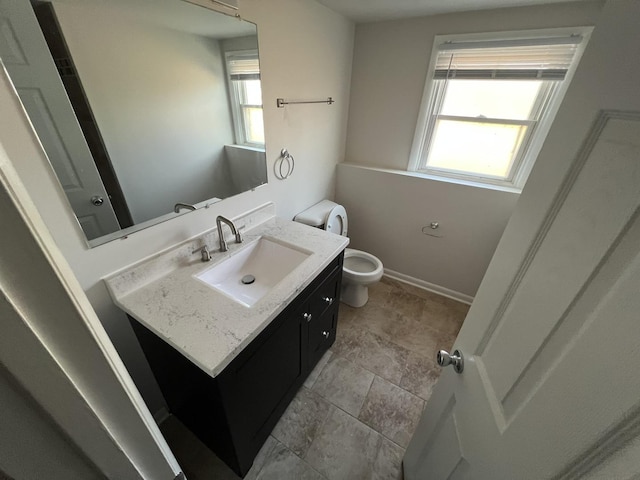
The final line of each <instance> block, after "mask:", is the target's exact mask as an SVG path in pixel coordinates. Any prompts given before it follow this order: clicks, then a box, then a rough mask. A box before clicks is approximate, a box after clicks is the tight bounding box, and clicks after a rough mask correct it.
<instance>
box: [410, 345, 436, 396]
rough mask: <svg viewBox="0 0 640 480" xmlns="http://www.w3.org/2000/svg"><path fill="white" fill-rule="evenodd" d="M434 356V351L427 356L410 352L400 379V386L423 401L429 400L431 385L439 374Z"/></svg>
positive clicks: (432, 385) (433, 384)
mask: <svg viewBox="0 0 640 480" xmlns="http://www.w3.org/2000/svg"><path fill="white" fill-rule="evenodd" d="M443 348H445V347H443ZM435 358H436V352H435V351H433V352H432V353H430V354H429V356H422V355H418V354H416V353H413V352H411V354H410V355H409V359H408V361H407V369H406V371H405V373H404V375H403V376H402V379H401V380H400V387H402V388H404V389H405V390H407V391H409V392H411V393H413V394H414V395H417V396H419V397H420V398H422V399H423V400H425V401H426V400H429V397H431V392H432V391H433V387H434V386H435V384H436V382H437V380H438V377H439V376H440V368H439V367H438V366H437V364H436V361H435Z"/></svg>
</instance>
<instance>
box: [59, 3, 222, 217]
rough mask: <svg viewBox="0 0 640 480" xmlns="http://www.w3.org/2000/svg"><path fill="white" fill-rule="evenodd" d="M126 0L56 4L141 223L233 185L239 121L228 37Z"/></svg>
mask: <svg viewBox="0 0 640 480" xmlns="http://www.w3.org/2000/svg"><path fill="white" fill-rule="evenodd" d="M123 5H124V4H122V3H120V2H116V3H115V4H114V3H113V2H106V3H105V2H98V3H96V2H91V3H78V2H74V3H56V4H54V10H55V12H56V17H57V19H58V21H59V23H60V26H61V29H62V31H63V32H64V37H65V41H66V43H67V46H68V48H69V51H70V52H71V56H72V58H73V59H74V64H75V66H76V68H77V70H78V74H79V77H80V80H81V81H82V86H83V89H84V91H85V94H86V96H87V98H88V100H89V103H90V105H91V110H92V112H93V115H94V117H95V118H96V121H97V123H98V125H100V133H101V135H102V139H103V141H104V144H105V146H106V149H107V151H108V153H109V156H110V158H111V163H112V165H113V168H114V170H115V172H116V175H117V177H118V179H119V181H120V186H121V187H122V190H123V193H124V196H125V198H126V199H127V205H128V206H129V210H130V212H131V215H132V217H133V221H134V223H141V222H144V221H146V220H149V219H152V218H156V217H158V216H161V215H164V214H166V213H168V212H172V211H173V206H174V205H175V204H176V203H177V202H182V203H191V204H195V203H199V202H201V201H203V200H206V199H209V198H212V197H219V198H224V197H228V196H230V195H232V194H233V193H234V191H233V189H232V188H230V187H229V184H230V182H229V171H228V168H227V164H226V162H225V156H224V146H225V145H227V144H233V143H234V134H233V122H232V119H231V113H230V110H229V101H228V98H227V86H226V77H225V71H224V59H223V53H222V52H221V50H220V45H219V42H218V41H217V40H215V39H212V38H208V37H205V36H201V35H195V34H192V33H189V32H183V31H180V30H175V29H171V28H168V27H164V26H162V25H157V24H154V23H153V22H148V23H145V22H142V21H140V20H139V19H138V18H137V17H136V16H134V15H132V14H131V13H128V12H127V11H125V10H124V9H123ZM198 8H199V7H195V6H194V7H193V9H194V10H196V11H197V10H198ZM96 52H100V54H99V55H96Z"/></svg>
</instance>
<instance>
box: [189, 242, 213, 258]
mask: <svg viewBox="0 0 640 480" xmlns="http://www.w3.org/2000/svg"><path fill="white" fill-rule="evenodd" d="M196 253H200V254H201V255H202V261H203V262H208V261H209V260H211V253H210V252H209V247H207V246H206V245H204V246H202V247H200V248H198V249H196V250H194V251H193V252H191V254H192V255H193V254H196Z"/></svg>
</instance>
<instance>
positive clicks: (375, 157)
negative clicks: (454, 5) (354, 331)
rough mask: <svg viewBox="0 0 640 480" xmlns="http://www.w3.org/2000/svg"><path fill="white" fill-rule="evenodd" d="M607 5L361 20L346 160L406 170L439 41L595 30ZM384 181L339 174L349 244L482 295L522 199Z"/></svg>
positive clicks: (414, 273) (359, 173) (406, 180)
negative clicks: (437, 235)
mask: <svg viewBox="0 0 640 480" xmlns="http://www.w3.org/2000/svg"><path fill="white" fill-rule="evenodd" d="M602 3H603V2H571V3H566V4H558V5H543V6H537V7H523V8H510V9H499V10H484V11H478V12H467V13H456V14H447V15H437V16H431V17H421V18H413V19H406V20H396V21H388V22H378V23H371V24H359V25H358V26H357V27H356V36H355V44H354V59H353V75H352V80H351V86H352V87H351V104H350V108H349V121H348V136H347V147H346V155H345V161H346V162H348V163H353V164H357V165H362V166H373V167H382V168H387V169H397V170H405V171H406V169H407V165H408V161H409V153H410V150H411V144H412V141H413V135H414V132H415V127H416V121H417V118H418V110H419V107H420V100H421V98H422V92H423V89H424V83H425V79H426V74H427V68H428V64H429V57H430V54H431V49H432V47H433V39H434V37H435V35H444V34H454V33H477V32H491V31H507V30H522V29H536V28H550V27H561V26H579V25H593V24H594V23H595V21H596V19H597V18H598V17H599V15H600V12H601V8H602ZM347 172H349V173H347ZM343 174H344V176H343ZM381 175H382V174H381V173H377V174H374V173H371V172H367V173H365V172H364V171H363V170H354V169H353V168H344V169H343V168H341V169H340V170H339V177H338V190H337V194H336V200H337V201H338V202H340V203H343V204H345V206H346V207H347V211H348V212H349V214H350V215H349V220H350V223H351V224H352V225H353V227H352V228H351V229H350V236H351V238H352V240H353V243H352V246H353V247H354V248H359V249H363V250H371V251H372V252H375V254H376V255H378V254H379V255H380V258H381V260H383V262H385V259H387V262H385V267H387V268H390V269H392V270H395V271H397V272H399V273H401V274H404V275H409V276H411V277H414V278H416V279H417V280H420V281H423V282H428V283H432V284H435V285H438V286H440V287H444V288H446V289H451V290H454V291H457V292H460V293H462V294H465V295H470V296H473V295H475V293H476V290H477V288H478V286H479V284H480V280H481V279H482V275H483V273H484V270H485V269H486V266H487V265H488V264H489V261H490V259H491V256H492V255H493V251H494V250H495V247H496V245H497V243H498V240H499V239H500V236H501V235H502V232H503V230H504V227H505V225H506V224H507V221H508V219H509V216H510V214H511V212H512V211H513V208H514V206H515V203H516V197H517V195H516V194H513V193H507V192H503V191H498V190H487V189H483V190H482V191H474V189H473V188H470V187H464V186H461V185H457V184H453V183H444V182H439V181H434V180H428V179H417V178H415V177H411V176H407V175H404V176H397V175H396V176H394V175H392V174H389V173H387V174H384V177H381ZM372 176H373V177H375V179H376V180H375V182H376V183H374V184H378V183H382V184H384V185H385V187H384V188H369V189H367V188H366V182H367V181H368V179H370V178H371V177H372ZM382 178H384V180H382ZM387 182H388V183H387ZM352 191H357V192H359V196H357V197H356V196H355V195H353V194H352V193H350V192H352ZM381 208H382V209H383V211H385V212H393V216H394V218H395V220H394V221H393V224H394V226H395V228H396V230H395V231H391V230H390V229H389V228H388V227H387V225H388V223H389V215H379V212H380V211H381V210H380V209H381ZM433 220H437V221H438V222H440V224H441V229H442V233H443V234H444V233H446V240H445V239H433V238H428V237H425V236H424V235H423V234H422V232H421V231H420V228H419V227H420V226H422V225H425V224H428V223H429V222H430V221H433ZM425 222H426V223H425ZM373 231H375V232H376V236H375V237H372V236H371V232H373Z"/></svg>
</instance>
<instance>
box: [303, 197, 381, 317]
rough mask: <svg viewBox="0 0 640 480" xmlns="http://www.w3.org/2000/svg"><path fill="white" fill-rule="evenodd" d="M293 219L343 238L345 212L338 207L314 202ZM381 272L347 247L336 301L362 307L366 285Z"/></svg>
mask: <svg viewBox="0 0 640 480" xmlns="http://www.w3.org/2000/svg"><path fill="white" fill-rule="evenodd" d="M294 220H295V221H296V222H300V223H304V224H306V225H311V226H312V227H318V228H323V229H325V230H326V231H328V232H332V233H335V234H337V235H343V236H345V237H346V236H347V229H348V226H349V222H348V220H347V212H346V210H345V209H344V207H343V206H342V205H338V204H337V203H334V202H332V201H331V200H322V201H321V202H320V203H316V204H315V205H314V206H313V207H310V208H308V209H306V210H305V211H304V212H301V213H299V214H298V215H296V216H295V218H294ZM383 272H384V268H383V267H382V262H381V261H380V260H379V259H378V258H376V257H374V256H373V255H371V254H369V253H366V252H362V251H360V250H354V249H352V248H347V249H346V250H345V252H344V265H343V269H342V293H341V295H340V300H341V301H343V302H344V303H346V304H347V305H349V306H351V307H362V306H363V305H364V304H365V303H367V300H369V289H368V286H369V285H371V284H372V283H376V282H378V281H380V279H381V278H382V273H383Z"/></svg>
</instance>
